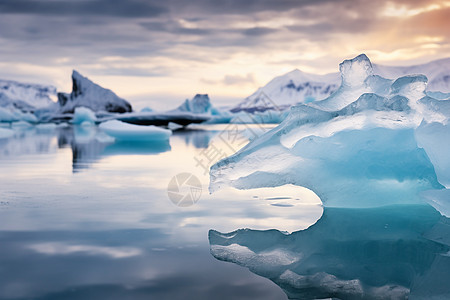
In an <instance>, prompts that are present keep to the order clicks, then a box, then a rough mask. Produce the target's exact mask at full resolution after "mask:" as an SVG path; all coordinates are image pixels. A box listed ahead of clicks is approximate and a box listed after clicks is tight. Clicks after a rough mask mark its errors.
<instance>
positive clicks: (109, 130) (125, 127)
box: [99, 120, 172, 141]
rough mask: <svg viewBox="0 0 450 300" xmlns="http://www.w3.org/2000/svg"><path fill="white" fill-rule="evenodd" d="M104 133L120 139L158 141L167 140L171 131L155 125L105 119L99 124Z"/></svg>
mask: <svg viewBox="0 0 450 300" xmlns="http://www.w3.org/2000/svg"><path fill="white" fill-rule="evenodd" d="M99 127H100V129H101V130H103V131H104V132H105V133H106V134H108V135H110V136H112V137H114V138H115V139H117V140H122V141H159V140H168V139H169V137H170V136H171V135H172V131H170V130H167V129H163V128H160V127H156V126H151V125H150V126H142V125H133V124H128V123H124V122H121V121H117V120H114V121H107V122H105V123H102V124H100V126H99Z"/></svg>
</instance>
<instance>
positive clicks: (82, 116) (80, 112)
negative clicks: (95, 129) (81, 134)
mask: <svg viewBox="0 0 450 300" xmlns="http://www.w3.org/2000/svg"><path fill="white" fill-rule="evenodd" d="M96 121H97V117H96V116H95V113H94V112H93V111H92V110H91V109H89V108H87V107H76V108H75V112H74V114H73V119H72V123H74V124H81V123H83V122H88V123H91V124H94V123H95V122H96Z"/></svg>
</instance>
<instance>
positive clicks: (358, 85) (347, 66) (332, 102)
mask: <svg viewBox="0 0 450 300" xmlns="http://www.w3.org/2000/svg"><path fill="white" fill-rule="evenodd" d="M339 71H340V72H341V77H342V83H341V86H340V87H339V89H338V90H337V91H336V92H335V93H333V94H331V95H330V96H329V97H328V98H326V99H324V100H322V101H318V102H313V103H311V106H313V107H316V108H319V109H322V110H326V111H334V110H339V109H342V108H344V107H345V106H347V105H349V104H350V103H352V102H354V101H355V100H357V99H358V98H359V97H360V96H361V95H362V94H364V93H372V92H374V89H377V90H383V88H382V87H381V86H380V85H386V83H389V82H390V81H388V82H385V81H382V80H377V79H376V78H373V76H374V75H373V69H372V64H371V62H370V60H369V58H368V57H367V56H366V55H365V54H361V55H359V56H357V57H355V58H353V59H349V60H345V61H344V62H342V63H341V64H340V65H339ZM371 83H372V84H371ZM372 85H374V87H375V88H374V89H373V88H372V87H371V86H372Z"/></svg>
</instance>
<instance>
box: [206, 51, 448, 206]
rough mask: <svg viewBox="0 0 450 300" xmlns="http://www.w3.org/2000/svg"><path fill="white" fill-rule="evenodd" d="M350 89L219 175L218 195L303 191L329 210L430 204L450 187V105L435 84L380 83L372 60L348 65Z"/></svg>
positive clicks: (303, 108) (245, 151)
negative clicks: (428, 196) (431, 91)
mask: <svg viewBox="0 0 450 300" xmlns="http://www.w3.org/2000/svg"><path fill="white" fill-rule="evenodd" d="M340 71H341V76H342V84H341V86H340V88H339V89H338V90H337V91H336V92H335V93H333V94H332V95H331V96H330V97H328V98H327V99H325V100H323V101H318V102H312V103H308V104H299V105H297V106H294V107H292V108H291V110H290V113H289V115H288V116H287V117H286V119H285V120H284V121H283V122H282V123H281V124H280V125H279V126H278V127H276V128H274V129H272V130H270V131H269V132H267V133H265V134H263V135H262V136H260V137H258V138H256V139H255V140H253V141H252V142H250V143H249V144H248V145H247V146H245V147H244V148H242V149H241V150H240V151H238V152H237V153H236V154H234V155H232V156H231V157H229V158H225V159H223V160H221V161H219V162H218V163H216V164H215V165H213V166H212V167H211V170H210V176H211V183H210V191H211V192H214V191H216V190H218V189H220V188H221V187H223V186H228V185H229V186H233V187H236V188H239V189H252V188H259V187H274V186H281V185H284V184H295V185H298V186H302V187H306V188H308V189H311V190H312V191H313V192H315V193H316V194H317V195H318V196H319V197H320V198H321V200H322V202H323V203H324V205H325V206H326V207H377V206H383V205H390V204H419V203H424V198H423V196H421V195H422V193H423V192H425V191H428V190H441V189H443V188H444V187H447V188H448V186H449V185H450V173H449V172H450V160H449V159H448V157H449V156H448V149H449V147H450V145H449V144H448V141H450V131H449V129H448V120H449V117H450V101H448V100H437V99H433V98H431V97H430V96H427V95H426V84H427V78H426V77H425V76H423V75H407V76H402V77H400V78H397V79H395V80H388V79H385V78H382V77H380V76H378V75H373V68H372V65H371V63H370V60H369V59H368V58H367V56H365V55H360V56H357V57H356V58H354V59H351V60H346V61H344V62H343V63H341V64H340Z"/></svg>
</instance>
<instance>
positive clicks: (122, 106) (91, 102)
mask: <svg viewBox="0 0 450 300" xmlns="http://www.w3.org/2000/svg"><path fill="white" fill-rule="evenodd" d="M72 83H73V86H72V93H70V94H65V93H58V104H59V112H60V113H62V114H66V113H73V112H74V110H75V108H76V107H80V106H83V107H87V108H89V109H91V110H93V111H94V112H100V111H104V112H111V113H125V112H131V111H132V108H131V104H130V103H128V102H127V101H126V100H124V99H122V98H119V97H118V96H117V95H116V94H115V93H114V92H112V91H111V90H108V89H105V88H102V87H101V86H99V85H98V84H95V83H94V82H92V81H91V80H89V79H88V78H86V77H84V76H82V75H81V74H80V73H78V72H77V71H75V70H74V71H73V73H72Z"/></svg>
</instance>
